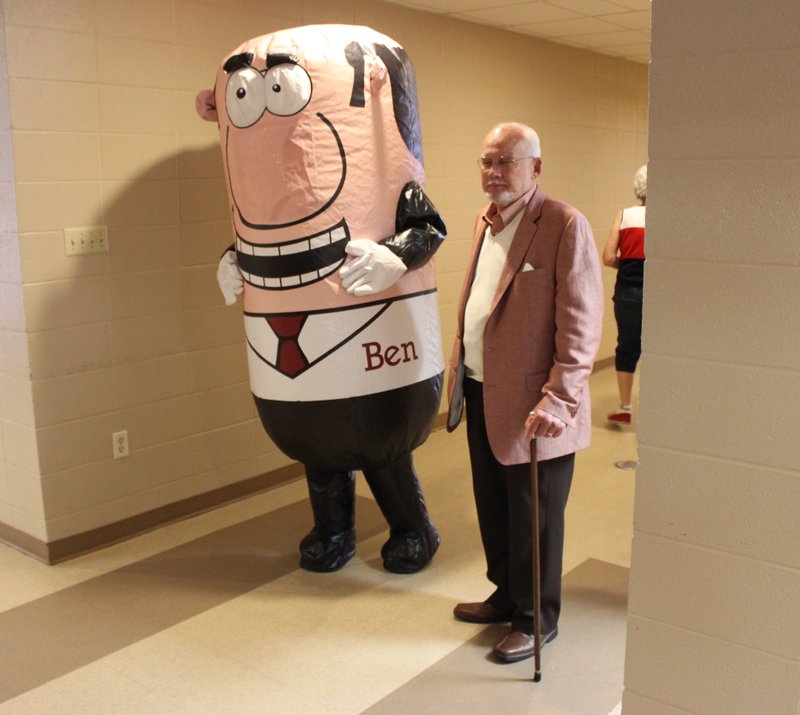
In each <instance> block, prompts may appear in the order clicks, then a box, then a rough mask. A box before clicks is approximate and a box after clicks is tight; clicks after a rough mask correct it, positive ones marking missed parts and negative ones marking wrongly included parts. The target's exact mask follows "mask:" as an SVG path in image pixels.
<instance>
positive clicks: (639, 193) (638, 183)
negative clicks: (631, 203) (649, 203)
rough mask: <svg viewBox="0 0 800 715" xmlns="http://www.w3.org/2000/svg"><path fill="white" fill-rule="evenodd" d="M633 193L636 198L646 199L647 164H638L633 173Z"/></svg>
mask: <svg viewBox="0 0 800 715" xmlns="http://www.w3.org/2000/svg"><path fill="white" fill-rule="evenodd" d="M633 193H634V194H636V198H637V199H641V200H642V201H644V200H645V199H647V164H644V165H643V166H640V167H639V168H638V169H637V170H636V173H635V174H634V175H633Z"/></svg>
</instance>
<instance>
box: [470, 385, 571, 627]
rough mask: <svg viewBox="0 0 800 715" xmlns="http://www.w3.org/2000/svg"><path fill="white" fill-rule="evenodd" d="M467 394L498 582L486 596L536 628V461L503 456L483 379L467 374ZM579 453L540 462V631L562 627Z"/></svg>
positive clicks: (486, 535) (490, 568)
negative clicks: (567, 526)
mask: <svg viewBox="0 0 800 715" xmlns="http://www.w3.org/2000/svg"><path fill="white" fill-rule="evenodd" d="M464 398H465V402H466V412H467V441H468V444H469V455H470V463H471V466H472V484H473V489H474V492H475V505H476V507H477V511H478V523H479V526H480V532H481V540H482V541H483V550H484V554H485V556H486V566H487V571H486V575H487V577H488V578H489V580H490V581H491V582H492V583H493V584H494V585H495V591H494V593H493V594H492V595H491V596H489V598H488V599H487V600H488V601H489V602H490V603H491V604H492V605H493V606H494V607H495V608H497V609H498V610H500V611H503V612H505V613H508V614H510V615H511V626H512V629H513V630H516V631H521V632H523V633H532V632H533V533H532V519H531V480H530V464H528V463H525V464H512V465H503V464H501V463H500V462H498V461H497V460H496V459H495V457H494V454H492V449H491V447H490V446H489V440H488V437H487V434H486V421H485V417H484V410H483V384H482V383H480V382H477V381H475V380H471V379H469V378H466V379H465V380H464ZM574 466H575V454H574V453H572V454H567V455H564V456H563V457H557V458H556V459H548V460H545V461H541V462H539V554H540V569H541V614H542V615H541V624H542V625H541V629H542V633H548V632H550V631H551V630H552V629H553V628H555V627H556V626H557V625H558V617H559V614H560V613H561V569H562V562H563V554H564V510H565V509H566V506H567V498H568V497H569V490H570V486H571V485H572V474H573V470H574Z"/></svg>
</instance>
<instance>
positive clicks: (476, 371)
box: [462, 211, 525, 382]
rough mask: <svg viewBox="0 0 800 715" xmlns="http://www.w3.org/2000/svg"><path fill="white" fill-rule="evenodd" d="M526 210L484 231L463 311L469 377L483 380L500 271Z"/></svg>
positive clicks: (465, 353) (466, 366)
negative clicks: (488, 326) (485, 347)
mask: <svg viewBox="0 0 800 715" xmlns="http://www.w3.org/2000/svg"><path fill="white" fill-rule="evenodd" d="M524 214H525V212H524V211H520V212H519V213H517V215H516V216H515V217H514V218H513V219H512V220H511V222H510V223H509V224H508V225H507V226H506V227H505V228H504V229H503V230H502V231H500V233H498V234H497V235H496V236H492V232H491V231H490V230H489V226H487V227H486V230H485V232H484V234H483V245H482V246H481V252H480V254H479V256H478V263H477V265H476V266H475V278H474V279H473V281H472V287H471V288H470V292H469V298H468V299H467V305H466V309H465V311H464V339H463V341H462V342H463V345H464V367H465V374H466V375H467V377H470V378H472V379H473V380H478V381H480V382H483V330H484V328H485V327H486V321H487V320H488V318H489V313H490V312H491V309H492V301H493V300H494V296H495V293H497V285H498V283H499V282H500V274H501V273H502V271H503V266H504V265H505V262H506V256H507V255H508V249H509V247H510V246H511V240H512V239H513V238H514V234H515V233H516V232H517V227H518V226H519V224H520V221H522V217H523V215H524Z"/></svg>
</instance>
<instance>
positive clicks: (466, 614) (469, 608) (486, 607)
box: [453, 601, 511, 623]
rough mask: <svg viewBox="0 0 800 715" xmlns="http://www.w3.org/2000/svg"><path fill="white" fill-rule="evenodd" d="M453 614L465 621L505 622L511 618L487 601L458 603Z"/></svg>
mask: <svg viewBox="0 0 800 715" xmlns="http://www.w3.org/2000/svg"><path fill="white" fill-rule="evenodd" d="M453 615H454V616H455V617H456V619H457V620H459V621H466V622H467V623H507V622H508V621H510V620H511V615H510V614H507V613H503V612H502V611H499V610H498V609H496V608H495V607H494V606H493V605H492V604H491V603H489V602H487V601H478V602H477V603H459V604H458V605H457V606H456V607H455V608H454V609H453Z"/></svg>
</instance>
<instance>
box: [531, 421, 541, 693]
mask: <svg viewBox="0 0 800 715" xmlns="http://www.w3.org/2000/svg"><path fill="white" fill-rule="evenodd" d="M531 528H532V531H533V663H534V670H533V682H534V683H538V682H539V681H540V680H541V679H542V622H541V621H542V613H541V612H542V588H541V584H540V582H539V465H538V462H537V459H536V435H534V436H533V437H531Z"/></svg>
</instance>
